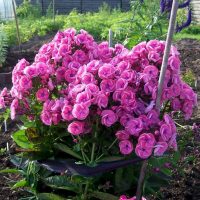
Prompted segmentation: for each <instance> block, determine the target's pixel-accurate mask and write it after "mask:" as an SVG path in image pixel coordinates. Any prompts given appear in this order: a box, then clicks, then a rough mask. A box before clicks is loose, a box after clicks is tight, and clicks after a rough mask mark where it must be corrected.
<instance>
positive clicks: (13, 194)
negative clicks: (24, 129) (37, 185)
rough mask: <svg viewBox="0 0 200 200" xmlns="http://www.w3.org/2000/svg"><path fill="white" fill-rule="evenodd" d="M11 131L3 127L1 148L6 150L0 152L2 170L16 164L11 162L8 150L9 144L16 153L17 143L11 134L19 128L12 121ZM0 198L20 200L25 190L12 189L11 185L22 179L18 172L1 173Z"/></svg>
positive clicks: (12, 151)
mask: <svg viewBox="0 0 200 200" xmlns="http://www.w3.org/2000/svg"><path fill="white" fill-rule="evenodd" d="M8 128H9V131H7V132H4V131H3V128H2V130H1V135H0V149H1V150H2V149H3V150H5V152H3V153H0V170H1V169H5V168H13V167H14V166H13V165H12V164H11V163H10V160H9V155H8V153H7V151H6V148H7V146H8V147H9V150H10V153H14V151H15V144H14V143H13V141H12V138H11V134H12V133H13V132H14V131H15V130H17V127H16V126H15V125H14V124H13V123H12V124H10V125H9V127H8ZM0 180H1V181H0V200H18V199H19V198H20V197H22V196H23V195H22V194H24V191H22V190H20V189H17V190H11V189H10V186H11V185H13V184H14V183H15V182H17V181H18V180H20V176H19V175H18V174H0Z"/></svg>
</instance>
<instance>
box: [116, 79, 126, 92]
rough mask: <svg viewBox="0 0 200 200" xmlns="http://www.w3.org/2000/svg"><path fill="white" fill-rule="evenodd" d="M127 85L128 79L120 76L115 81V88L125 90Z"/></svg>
mask: <svg viewBox="0 0 200 200" xmlns="http://www.w3.org/2000/svg"><path fill="white" fill-rule="evenodd" d="M127 86H128V81H127V80H125V79H123V78H120V79H118V80H117V82H116V90H125V89H126V87H127Z"/></svg>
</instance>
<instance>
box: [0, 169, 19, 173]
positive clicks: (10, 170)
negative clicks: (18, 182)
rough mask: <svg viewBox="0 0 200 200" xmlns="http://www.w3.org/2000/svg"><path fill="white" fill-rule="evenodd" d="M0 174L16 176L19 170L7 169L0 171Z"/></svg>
mask: <svg viewBox="0 0 200 200" xmlns="http://www.w3.org/2000/svg"><path fill="white" fill-rule="evenodd" d="M0 173H12V174H17V173H19V170H18V169H10V168H7V169H2V170H0Z"/></svg>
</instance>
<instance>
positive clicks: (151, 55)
mask: <svg viewBox="0 0 200 200" xmlns="http://www.w3.org/2000/svg"><path fill="white" fill-rule="evenodd" d="M148 59H149V60H150V61H153V62H158V61H159V60H160V54H159V53H157V52H156V51H150V52H149V54H148Z"/></svg>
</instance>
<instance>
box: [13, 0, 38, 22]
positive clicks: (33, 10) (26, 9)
mask: <svg viewBox="0 0 200 200" xmlns="http://www.w3.org/2000/svg"><path fill="white" fill-rule="evenodd" d="M16 11H17V16H18V17H21V18H27V17H33V18H38V17H40V16H41V13H42V11H41V6H40V4H39V1H37V2H36V5H32V4H31V1H30V0H24V1H23V3H22V4H21V5H19V6H18V7H17V10H16Z"/></svg>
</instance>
